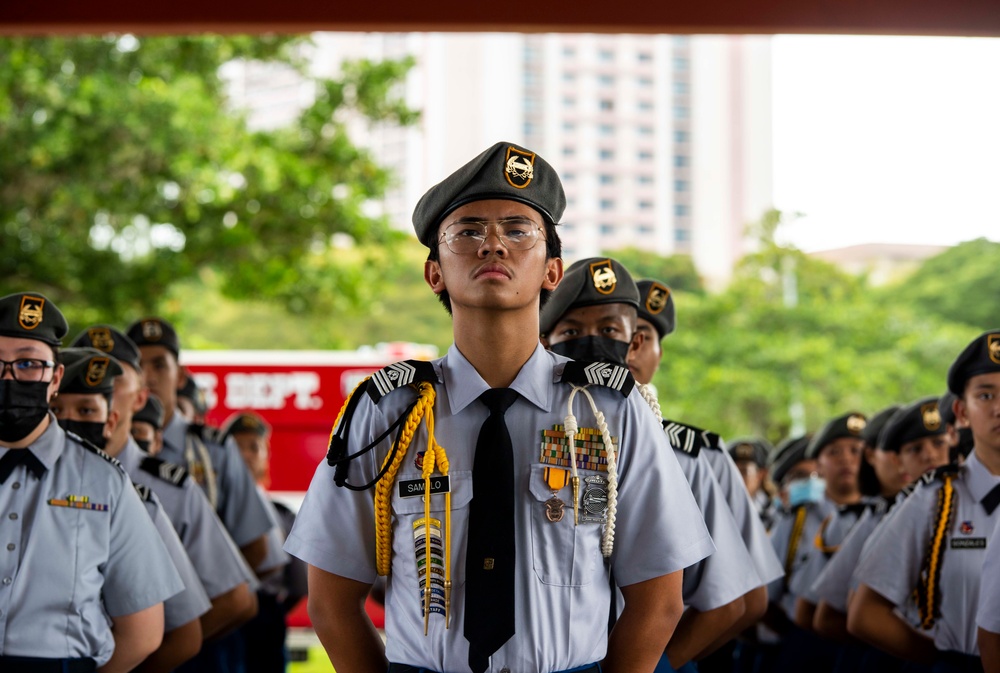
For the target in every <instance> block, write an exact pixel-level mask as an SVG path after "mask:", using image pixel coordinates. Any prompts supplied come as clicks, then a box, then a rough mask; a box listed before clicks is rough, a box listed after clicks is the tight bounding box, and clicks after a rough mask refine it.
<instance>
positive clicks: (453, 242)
mask: <svg viewBox="0 0 1000 673" xmlns="http://www.w3.org/2000/svg"><path fill="white" fill-rule="evenodd" d="M490 224H492V225H493V226H494V227H495V230H496V233H497V237H498V238H499V239H500V242H501V243H503V245H504V247H505V248H507V249H508V250H530V249H531V248H533V247H535V244H536V243H538V239H539V238H541V237H540V236H539V235H538V232H540V231H543V229H542V227H540V226H538V225H537V224H536V223H534V222H532V221H531V220H528V219H525V218H521V217H512V218H508V219H503V220H495V221H493V222H490V221H489V220H459V221H458V222H452V223H451V224H449V225H448V226H447V227H445V229H444V232H443V233H442V234H441V238H440V239H439V242H440V241H444V243H445V245H447V246H448V249H449V250H451V251H452V252H453V253H455V254H456V255H468V254H471V253H474V252H476V251H477V250H479V248H481V247H482V245H483V243H485V242H486V239H487V238H489V235H490Z"/></svg>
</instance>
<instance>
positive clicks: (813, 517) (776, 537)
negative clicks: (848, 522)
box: [767, 498, 836, 620]
mask: <svg viewBox="0 0 1000 673" xmlns="http://www.w3.org/2000/svg"><path fill="white" fill-rule="evenodd" d="M804 507H805V508H806V520H805V525H804V526H803V528H802V533H801V535H799V538H798V544H797V545H796V547H795V555H794V558H789V549H790V545H791V540H792V530H793V528H794V525H795V516H796V513H797V511H798V508H797V507H796V508H793V509H792V510H791V511H788V512H782V513H781V514H779V515H778V518H777V520H776V521H775V522H774V528H773V529H772V530H771V544H772V545H773V546H774V551H775V553H776V554H777V556H778V558H779V559H781V560H782V562H783V563H786V562H787V563H788V569H789V570H788V575H787V576H786V577H781V578H778V579H776V580H775V581H773V582H771V584H770V585H768V587H767V598H768V601H770V602H772V603H776V604H778V605H779V606H780V607H781V609H783V610H784V611H785V614H786V615H788V618H789V619H792V620H794V619H795V598H796V596H797V594H796V593H795V591H794V589H793V587H794V586H795V585H796V584H795V576H796V574H797V573H799V572H800V571H801V570H802V568H803V567H805V563H806V560H807V559H808V558H809V547H811V546H812V543H813V538H814V537H816V531H817V530H819V527H820V525H821V524H822V523H823V519H825V518H826V517H827V516H828V515H830V514H832V513H833V511H834V509H835V507H836V505H834V504H833V503H832V502H831V501H829V500H827V499H826V498H823V499H822V500H820V501H819V502H816V503H808V504H806V505H804Z"/></svg>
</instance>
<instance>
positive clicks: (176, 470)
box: [139, 456, 188, 486]
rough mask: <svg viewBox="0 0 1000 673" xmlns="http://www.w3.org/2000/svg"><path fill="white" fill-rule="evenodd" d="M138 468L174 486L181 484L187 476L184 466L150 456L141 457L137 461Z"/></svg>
mask: <svg viewBox="0 0 1000 673" xmlns="http://www.w3.org/2000/svg"><path fill="white" fill-rule="evenodd" d="M139 469H140V470H142V471H143V472H148V473H149V474H151V475H153V476H154V477H157V478H159V479H162V480H163V481H166V482H168V483H171V484H173V485H174V486H183V485H184V482H185V480H187V478H188V471H187V468H185V467H184V466H182V465H175V464H174V463H168V462H167V461H165V460H160V459H159V458H154V457H152V456H149V457H147V458H143V459H142V462H141V463H139Z"/></svg>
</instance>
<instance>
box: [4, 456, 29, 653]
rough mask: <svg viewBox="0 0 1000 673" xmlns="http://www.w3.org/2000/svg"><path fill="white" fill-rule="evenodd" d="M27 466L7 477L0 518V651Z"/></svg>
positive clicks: (16, 554)
mask: <svg viewBox="0 0 1000 673" xmlns="http://www.w3.org/2000/svg"><path fill="white" fill-rule="evenodd" d="M27 476H28V473H27V468H26V467H25V466H24V465H19V466H18V467H16V468H15V469H14V472H13V473H12V474H11V475H10V477H9V478H8V482H7V486H6V487H5V488H4V490H5V491H7V494H6V497H5V498H4V499H3V501H4V502H3V512H2V515H3V519H2V520H0V653H2V651H3V649H4V648H3V647H2V643H4V642H5V641H6V638H7V621H8V619H9V618H10V605H11V596H13V594H14V580H15V578H16V577H17V570H18V565H19V559H20V558H21V549H20V546H21V542H22V540H23V536H22V531H23V526H24V505H25V503H26V502H27V499H26V491H27V489H26V488H25V482H26V478H27Z"/></svg>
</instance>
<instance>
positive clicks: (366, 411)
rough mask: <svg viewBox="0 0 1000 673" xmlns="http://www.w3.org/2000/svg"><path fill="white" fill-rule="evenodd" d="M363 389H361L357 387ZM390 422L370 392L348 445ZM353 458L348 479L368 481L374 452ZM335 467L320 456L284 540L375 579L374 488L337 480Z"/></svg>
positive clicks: (321, 562)
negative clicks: (345, 484)
mask: <svg viewBox="0 0 1000 673" xmlns="http://www.w3.org/2000/svg"><path fill="white" fill-rule="evenodd" d="M358 394H360V392H359V393H358ZM373 427H374V428H380V430H379V431H381V429H384V428H385V421H384V418H383V417H382V414H381V413H380V412H379V410H378V408H377V407H376V406H375V405H374V404H373V403H372V402H371V400H370V398H368V396H367V395H366V396H365V397H363V398H362V399H361V400H360V401H359V402H358V406H357V408H356V410H355V412H354V416H353V417H352V419H351V431H350V433H349V436H348V445H349V447H350V449H349V450H350V451H351V452H357V451H359V450H360V449H361V448H363V447H365V446H367V445H368V444H369V443H370V442H371V441H372V439H373V438H374V436H375V435H374V433H373V430H372V428H373ZM382 448H384V447H383V446H378V447H375V450H374V451H370V452H368V453H366V454H363V455H361V456H359V457H358V458H356V459H355V460H353V461H351V463H350V467H349V469H348V483H350V484H354V485H360V484H363V483H367V482H368V481H369V480H370V479H371V477H372V476H374V473H375V460H374V457H373V453H375V452H376V451H379V450H380V449H382ZM334 471H335V470H334V468H333V467H331V466H330V465H328V464H327V462H326V461H325V460H323V461H321V462H320V464H319V466H318V467H317V468H316V472H315V474H314V475H313V479H312V482H311V483H310V484H309V490H308V491H306V496H305V499H304V500H303V502H302V507H301V508H300V509H299V512H298V514H297V515H296V517H295V524H294V525H293V526H292V531H291V532H290V533H289V534H288V539H287V540H286V541H285V551H287V552H288V553H289V554H291V555H292V556H295V557H297V558H300V559H302V560H303V561H305V562H306V563H308V564H309V565H312V566H315V567H317V568H320V569H322V570H325V571H327V572H329V573H333V574H335V575H340V576H342V577H347V578H349V579H353V580H357V581H358V582H366V583H369V584H370V583H372V582H374V581H375V577H376V576H377V572H376V566H375V509H374V504H373V500H372V494H371V492H370V491H353V490H350V489H348V488H342V487H339V486H337V485H336V484H334V482H333V477H334Z"/></svg>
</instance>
